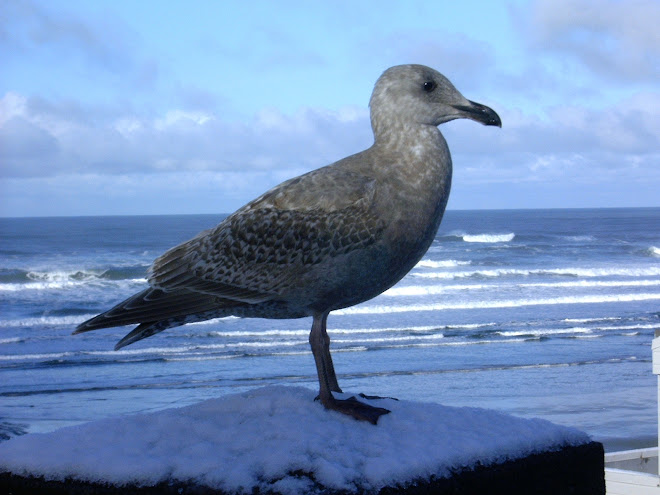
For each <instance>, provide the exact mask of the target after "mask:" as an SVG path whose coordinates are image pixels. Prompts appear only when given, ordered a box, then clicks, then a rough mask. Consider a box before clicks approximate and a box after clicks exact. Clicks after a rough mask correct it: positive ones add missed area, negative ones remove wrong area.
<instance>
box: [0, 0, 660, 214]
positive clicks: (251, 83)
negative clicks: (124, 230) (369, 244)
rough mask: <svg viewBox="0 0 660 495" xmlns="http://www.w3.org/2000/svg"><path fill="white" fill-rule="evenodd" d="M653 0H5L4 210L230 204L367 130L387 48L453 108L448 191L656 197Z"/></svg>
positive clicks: (506, 197) (140, 209)
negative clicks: (474, 109)
mask: <svg viewBox="0 0 660 495" xmlns="http://www.w3.org/2000/svg"><path fill="white" fill-rule="evenodd" d="M658 25H660V2H658V1H657V0H598V1H595V0H511V1H501V2H498V1H493V2H485V1H478V0H466V1H462V2H455V1H444V0H439V1H435V2H428V1H408V2H398V1H387V0H379V1H360V2H354V1H343V0H339V1H333V2H309V1H300V2H298V1H281V2H267V1H258V0H257V1H251V2H244V1H235V2H234V1H223V2H216V1H190V2H174V1H164V0H158V1H151V0H143V1H140V2H133V1H123V0H96V1H94V2H88V1H82V0H81V1H77V0H66V1H64V0H48V1H45V0H44V1H30V0H0V74H1V76H0V216H5V217H8V216H10V217H11V216H51V215H139V214H180V213H229V212H231V211H233V210H235V209H236V208H238V207H240V206H241V205H243V204H245V203H246V202H247V201H249V200H251V199H252V198H254V197H256V196H258V195H259V194H261V193H262V192H264V191H265V190H267V189H268V188H270V187H272V186H274V185H276V184H278V183H279V182H281V181H283V180H285V179H288V178H290V177H294V176H296V175H299V174H301V173H304V172H307V171H309V170H312V169H314V168H318V167H320V166H323V165H326V164H328V163H331V162H333V161H335V160H338V159H340V158H342V157H344V156H346V155H349V154H352V153H356V152H358V151H361V150H362V149H365V148H367V147H369V146H370V145H371V144H372V142H373V136H372V133H371V128H370V124H369V109H368V102H369V97H370V94H371V90H372V89H373V85H374V83H375V81H376V79H377V78H378V77H379V75H380V74H381V73H382V72H383V71H384V70H385V69H386V68H388V67H390V66H392V65H397V64H403V63H420V64H424V65H428V66H430V67H433V68H435V69H437V70H439V71H440V72H442V73H443V74H444V75H446V76H447V77H448V78H449V79H450V80H451V81H452V82H453V83H454V85H455V86H456V87H457V88H458V89H459V90H460V91H461V92H462V93H463V95H464V96H466V97H467V98H468V99H471V100H474V101H477V102H479V103H483V104H486V105H489V106H491V107H492V108H493V109H495V110H496V111H497V112H498V113H499V115H500V116H501V118H502V121H503V127H502V129H498V128H495V127H485V126H481V125H479V124H477V123H476V122H472V121H465V120H461V121H453V122H449V123H447V124H443V125H442V126H441V127H440V129H441V131H442V132H443V134H444V135H445V137H446V139H447V141H448V143H449V147H450V149H451V151H452V157H453V162H454V177H453V185H452V193H451V197H450V200H449V205H448V208H449V209H502V208H566V207H571V208H573V207H578V208H580V207H637V206H660V194H659V193H658V190H659V187H660V30H658V28H657V26H658Z"/></svg>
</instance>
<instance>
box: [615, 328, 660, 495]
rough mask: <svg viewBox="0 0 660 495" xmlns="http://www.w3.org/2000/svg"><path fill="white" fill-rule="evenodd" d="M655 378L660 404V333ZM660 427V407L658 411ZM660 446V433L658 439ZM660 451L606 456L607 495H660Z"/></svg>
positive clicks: (658, 332)
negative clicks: (659, 452)
mask: <svg viewBox="0 0 660 495" xmlns="http://www.w3.org/2000/svg"><path fill="white" fill-rule="evenodd" d="M651 348H652V350H653V374H655V375H658V399H659V404H660V330H656V331H655V338H654V339H653V345H652V346H651ZM658 414H659V416H658V417H659V424H660V407H659V408H658ZM658 440H659V442H658V445H660V432H659V435H658ZM659 463H660V457H659V456H658V448H657V447H656V448H654V449H637V450H626V451H624V452H612V453H610V454H605V487H606V490H607V495H660V476H659V474H660V468H659Z"/></svg>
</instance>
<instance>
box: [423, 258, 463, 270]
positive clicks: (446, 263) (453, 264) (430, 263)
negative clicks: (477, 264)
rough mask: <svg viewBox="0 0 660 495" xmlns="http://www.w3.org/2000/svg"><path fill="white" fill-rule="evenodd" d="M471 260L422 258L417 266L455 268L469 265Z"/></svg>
mask: <svg viewBox="0 0 660 495" xmlns="http://www.w3.org/2000/svg"><path fill="white" fill-rule="evenodd" d="M470 263H471V262H470V261H458V260H441V261H435V260H426V259H424V260H421V261H420V262H419V263H417V264H416V265H415V268H454V267H456V266H465V265H469V264H470Z"/></svg>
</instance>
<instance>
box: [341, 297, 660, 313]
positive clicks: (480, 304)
mask: <svg viewBox="0 0 660 495" xmlns="http://www.w3.org/2000/svg"><path fill="white" fill-rule="evenodd" d="M650 300H660V294H606V295H584V296H567V297H556V298H546V299H510V300H501V301H473V302H465V303H462V302H461V303H434V304H408V305H404V306H394V305H393V306H385V305H378V306H370V305H358V306H353V307H351V308H345V309H340V310H337V311H335V312H333V314H334V315H352V314H385V313H406V312H418V311H443V310H455V309H496V308H497V309H500V308H519V307H524V306H552V305H559V304H601V303H615V302H632V301H650Z"/></svg>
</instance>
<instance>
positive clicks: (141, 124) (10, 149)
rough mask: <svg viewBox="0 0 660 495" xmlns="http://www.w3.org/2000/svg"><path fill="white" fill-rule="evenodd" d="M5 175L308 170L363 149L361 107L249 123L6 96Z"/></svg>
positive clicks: (275, 114)
mask: <svg viewBox="0 0 660 495" xmlns="http://www.w3.org/2000/svg"><path fill="white" fill-rule="evenodd" d="M0 115H2V117H0V145H1V149H0V158H1V160H2V162H3V164H4V165H3V167H2V169H1V171H0V173H1V174H2V175H3V176H5V177H38V176H56V175H66V174H71V173H102V174H125V173H136V172H140V173H161V172H171V171H203V170H207V171H234V170H241V171H242V172H243V173H246V172H251V171H259V170H264V169H270V168H272V169H280V170H293V169H296V170H299V169H301V168H306V169H311V168H315V167H319V166H322V165H325V164H327V163H330V162H332V161H334V160H337V159H339V158H342V157H343V156H345V155H347V154H350V153H354V152H357V151H359V150H360V149H363V148H365V147H367V146H369V145H370V144H371V142H372V135H371V131H370V127H369V120H368V113H367V110H366V109H357V108H344V109H342V110H340V111H326V110H319V109H310V108H307V109H301V110H299V111H298V112H296V113H295V114H293V115H286V114H283V113H281V112H279V111H276V110H274V109H271V110H263V111H261V112H260V113H258V114H257V115H255V116H254V117H253V118H252V119H251V120H250V121H248V122H234V121H226V120H222V119H221V118H220V117H219V116H218V115H217V114H215V113H212V112H208V111H203V110H182V109H173V110H170V111H166V112H165V113H164V114H162V115H156V116H153V115H150V116H144V115H136V114H133V113H125V112H124V111H123V110H122V109H115V110H114V111H112V110H111V109H109V108H106V109H105V110H104V111H99V110H98V109H96V108H86V107H84V106H82V105H80V104H70V105H67V104H55V103H52V102H49V101H47V100H44V99H31V98H27V97H25V96H23V95H20V94H17V93H7V94H6V95H4V97H3V98H2V99H0Z"/></svg>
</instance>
